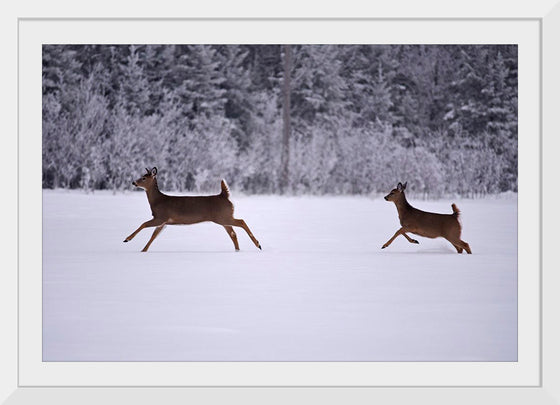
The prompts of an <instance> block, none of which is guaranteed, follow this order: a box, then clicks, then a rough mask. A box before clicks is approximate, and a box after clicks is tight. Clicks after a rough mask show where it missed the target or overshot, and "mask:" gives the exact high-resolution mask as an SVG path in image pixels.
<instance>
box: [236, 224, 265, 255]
mask: <svg viewBox="0 0 560 405" xmlns="http://www.w3.org/2000/svg"><path fill="white" fill-rule="evenodd" d="M231 225H233V226H239V227H240V228H243V229H245V232H247V235H249V237H250V238H251V240H252V241H253V243H254V244H255V246H256V247H258V248H259V249H262V247H261V244H260V243H259V241H258V240H257V239H256V238H255V237H254V236H253V234H252V233H251V230H250V229H249V227H248V226H247V224H246V223H245V221H243V220H242V219H235V218H233V219H232V222H231Z"/></svg>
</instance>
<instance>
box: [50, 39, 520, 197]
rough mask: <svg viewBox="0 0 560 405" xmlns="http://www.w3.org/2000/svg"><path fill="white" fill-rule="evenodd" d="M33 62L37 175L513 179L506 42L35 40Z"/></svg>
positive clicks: (166, 181)
mask: <svg viewBox="0 0 560 405" xmlns="http://www.w3.org/2000/svg"><path fill="white" fill-rule="evenodd" d="M42 74H43V80H42V83H43V88H42V92H43V107H42V108H43V116H42V123H43V127H42V135H43V137H42V146H43V151H42V152H43V187H44V188H59V187H62V188H83V189H87V190H92V189H112V190H121V189H129V188H130V187H131V186H130V179H131V178H132V177H134V176H137V175H138V174H139V173H140V172H141V171H142V170H143V168H144V167H152V166H157V167H158V169H159V170H160V173H161V174H160V178H161V180H160V187H161V188H162V189H166V190H175V191H186V190H193V191H204V192H207V191H216V190H217V189H216V187H217V185H218V184H219V179H221V178H225V179H226V180H227V181H228V183H229V184H230V186H231V187H232V188H233V189H236V190H240V191H243V192H246V193H295V194H299V193H309V194H366V193H371V192H385V191H387V190H388V189H389V188H392V187H394V185H395V184H396V182H397V181H408V184H409V185H411V189H412V190H413V191H415V192H416V193H424V194H426V195H430V196H439V195H442V194H444V193H457V194H460V195H465V196H468V195H474V194H487V193H498V192H504V191H517V46H515V45H383V46H381V45H288V46H282V45H44V46H43V73H42ZM286 107H287V108H286Z"/></svg>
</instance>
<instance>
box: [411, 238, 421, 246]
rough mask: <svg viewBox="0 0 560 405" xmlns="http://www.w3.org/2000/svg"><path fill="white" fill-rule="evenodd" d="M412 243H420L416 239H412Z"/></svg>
mask: <svg viewBox="0 0 560 405" xmlns="http://www.w3.org/2000/svg"><path fill="white" fill-rule="evenodd" d="M412 243H416V244H417V245H418V244H420V242H418V241H417V240H416V239H412Z"/></svg>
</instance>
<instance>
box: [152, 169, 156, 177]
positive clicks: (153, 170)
mask: <svg viewBox="0 0 560 405" xmlns="http://www.w3.org/2000/svg"><path fill="white" fill-rule="evenodd" d="M156 174H157V167H154V168H153V169H152V175H153V176H155V175H156Z"/></svg>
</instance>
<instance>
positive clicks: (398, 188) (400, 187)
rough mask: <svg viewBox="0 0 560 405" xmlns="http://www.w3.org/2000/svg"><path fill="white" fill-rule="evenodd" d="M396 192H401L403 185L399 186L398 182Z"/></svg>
mask: <svg viewBox="0 0 560 405" xmlns="http://www.w3.org/2000/svg"><path fill="white" fill-rule="evenodd" d="M397 190H399V191H403V185H402V184H401V182H400V181H399V184H397Z"/></svg>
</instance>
